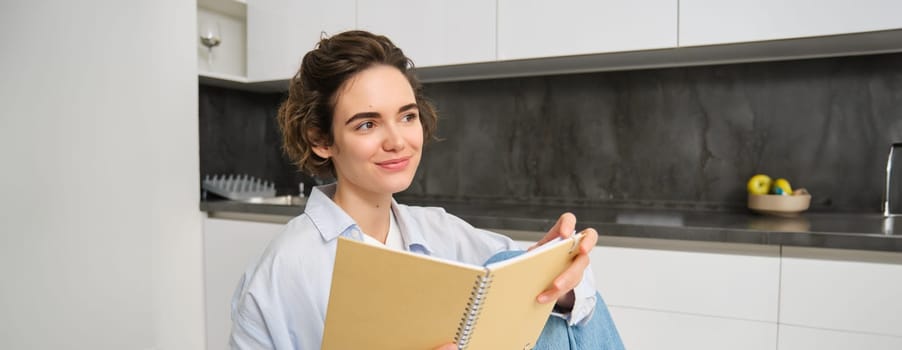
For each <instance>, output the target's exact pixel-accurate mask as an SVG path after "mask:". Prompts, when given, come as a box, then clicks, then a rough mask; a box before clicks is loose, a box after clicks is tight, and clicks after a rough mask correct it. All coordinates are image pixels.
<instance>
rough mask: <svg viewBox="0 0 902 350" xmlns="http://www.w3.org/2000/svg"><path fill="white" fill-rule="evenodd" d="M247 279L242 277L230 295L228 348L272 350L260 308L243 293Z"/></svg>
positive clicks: (250, 296) (251, 297) (246, 276)
mask: <svg viewBox="0 0 902 350" xmlns="http://www.w3.org/2000/svg"><path fill="white" fill-rule="evenodd" d="M247 278H248V275H247V274H245V275H244V276H242V278H241V281H239V283H238V287H237V288H236V289H235V294H233V295H232V334H231V335H230V337H229V348H231V349H233V350H239V349H272V348H273V344H272V337H270V335H269V331H268V330H267V328H266V323H265V322H263V315H262V313H261V312H260V311H259V310H260V307H259V305H257V302H256V300H255V299H254V298H253V296H252V295H249V294H246V293H245V289H246V285H245V283H246V280H247Z"/></svg>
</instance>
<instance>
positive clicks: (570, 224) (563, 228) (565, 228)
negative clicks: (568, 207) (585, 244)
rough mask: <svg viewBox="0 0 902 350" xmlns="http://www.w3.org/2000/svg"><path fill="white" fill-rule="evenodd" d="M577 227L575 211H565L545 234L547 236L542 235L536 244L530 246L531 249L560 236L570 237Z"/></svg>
mask: <svg viewBox="0 0 902 350" xmlns="http://www.w3.org/2000/svg"><path fill="white" fill-rule="evenodd" d="M575 229H576V215H573V213H563V214H561V216H560V217H559V218H558V219H557V222H555V223H554V226H552V227H551V229H550V230H548V233H546V234H545V237H542V239H540V240H539V241H538V242H536V244H533V245H532V247H529V250H532V249H533V248H535V247H538V246H540V245H543V244H545V243H547V242H549V241H551V240H553V239H555V238H558V237H564V238H566V237H570V234H571V233H573V231H574V230H575Z"/></svg>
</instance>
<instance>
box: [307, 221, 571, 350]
mask: <svg viewBox="0 0 902 350" xmlns="http://www.w3.org/2000/svg"><path fill="white" fill-rule="evenodd" d="M580 239H582V235H574V236H572V237H570V238H567V239H558V240H555V241H551V242H548V243H546V244H543V245H542V246H540V247H537V248H536V249H533V250H532V251H530V252H527V253H525V254H522V255H520V256H517V257H515V258H511V259H508V260H505V261H500V262H497V263H494V264H490V265H488V266H486V267H482V266H477V265H468V264H463V263H460V262H455V261H450V260H444V259H439V258H434V257H430V256H426V255H421V254H414V253H410V252H404V251H397V250H391V249H388V248H385V247H381V246H376V245H371V244H367V243H363V242H358V241H354V240H351V239H347V238H344V237H340V238H339V241H338V248H337V249H338V250H337V253H336V258H335V267H334V271H333V275H332V289H331V291H330V294H329V305H328V309H327V312H326V321H325V330H324V333H323V343H322V348H323V349H326V350H338V349H392V350H396V349H417V350H423V349H433V348H434V347H437V346H439V345H442V344H445V343H449V342H454V343H457V345H458V347H459V348H460V349H474V350H480V349H492V350H494V349H500V350H503V349H518V350H519V349H531V348H532V347H534V346H535V343H536V340H537V339H538V337H539V335H540V334H541V332H542V328H543V327H544V326H545V322H546V321H547V319H548V316H549V315H550V313H551V309H552V307H553V306H554V303H553V302H552V303H547V304H539V303H538V302H536V297H537V296H538V295H539V294H540V293H541V292H542V291H544V290H545V289H547V288H548V287H549V286H550V285H551V282H552V281H553V280H554V278H555V277H557V276H558V275H560V273H562V272H563V271H564V270H565V269H566V268H567V267H568V266H569V265H570V263H571V262H572V261H573V258H574V257H575V256H576V254H577V253H578V249H577V247H578V243H579V240H580Z"/></svg>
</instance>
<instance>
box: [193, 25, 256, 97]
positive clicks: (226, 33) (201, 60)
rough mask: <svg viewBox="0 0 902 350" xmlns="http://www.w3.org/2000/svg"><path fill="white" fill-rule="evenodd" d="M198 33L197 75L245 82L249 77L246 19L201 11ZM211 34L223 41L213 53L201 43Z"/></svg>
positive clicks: (214, 48)
mask: <svg viewBox="0 0 902 350" xmlns="http://www.w3.org/2000/svg"><path fill="white" fill-rule="evenodd" d="M197 31H198V40H197V72H198V74H200V75H206V76H222V77H229V78H231V79H233V80H242V79H244V78H245V76H246V75H247V72H246V67H247V64H246V59H245V56H246V52H247V49H246V47H245V43H246V42H247V40H246V39H245V33H246V30H245V23H244V18H237V17H233V16H229V15H226V14H223V13H220V12H217V11H215V10H211V9H206V8H201V7H198V9H197ZM208 31H212V32H213V33H217V35H218V36H219V38H220V40H221V42H220V43H219V45H217V46H215V47H213V49H212V50H211V49H208V48H207V47H206V46H204V45H203V44H202V43H201V41H200V40H199V37H200V36H203V35H204V34H205V33H206V32H208Z"/></svg>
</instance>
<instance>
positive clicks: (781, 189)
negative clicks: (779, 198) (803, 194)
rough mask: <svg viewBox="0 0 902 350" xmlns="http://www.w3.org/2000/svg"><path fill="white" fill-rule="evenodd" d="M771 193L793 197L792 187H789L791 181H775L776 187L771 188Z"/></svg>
mask: <svg viewBox="0 0 902 350" xmlns="http://www.w3.org/2000/svg"><path fill="white" fill-rule="evenodd" d="M770 192H771V193H773V194H785V195H791V194H792V187H791V186H789V181H787V180H786V179H782V178H781V179H777V180H775V181H774V186H773V188H771V191H770Z"/></svg>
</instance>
